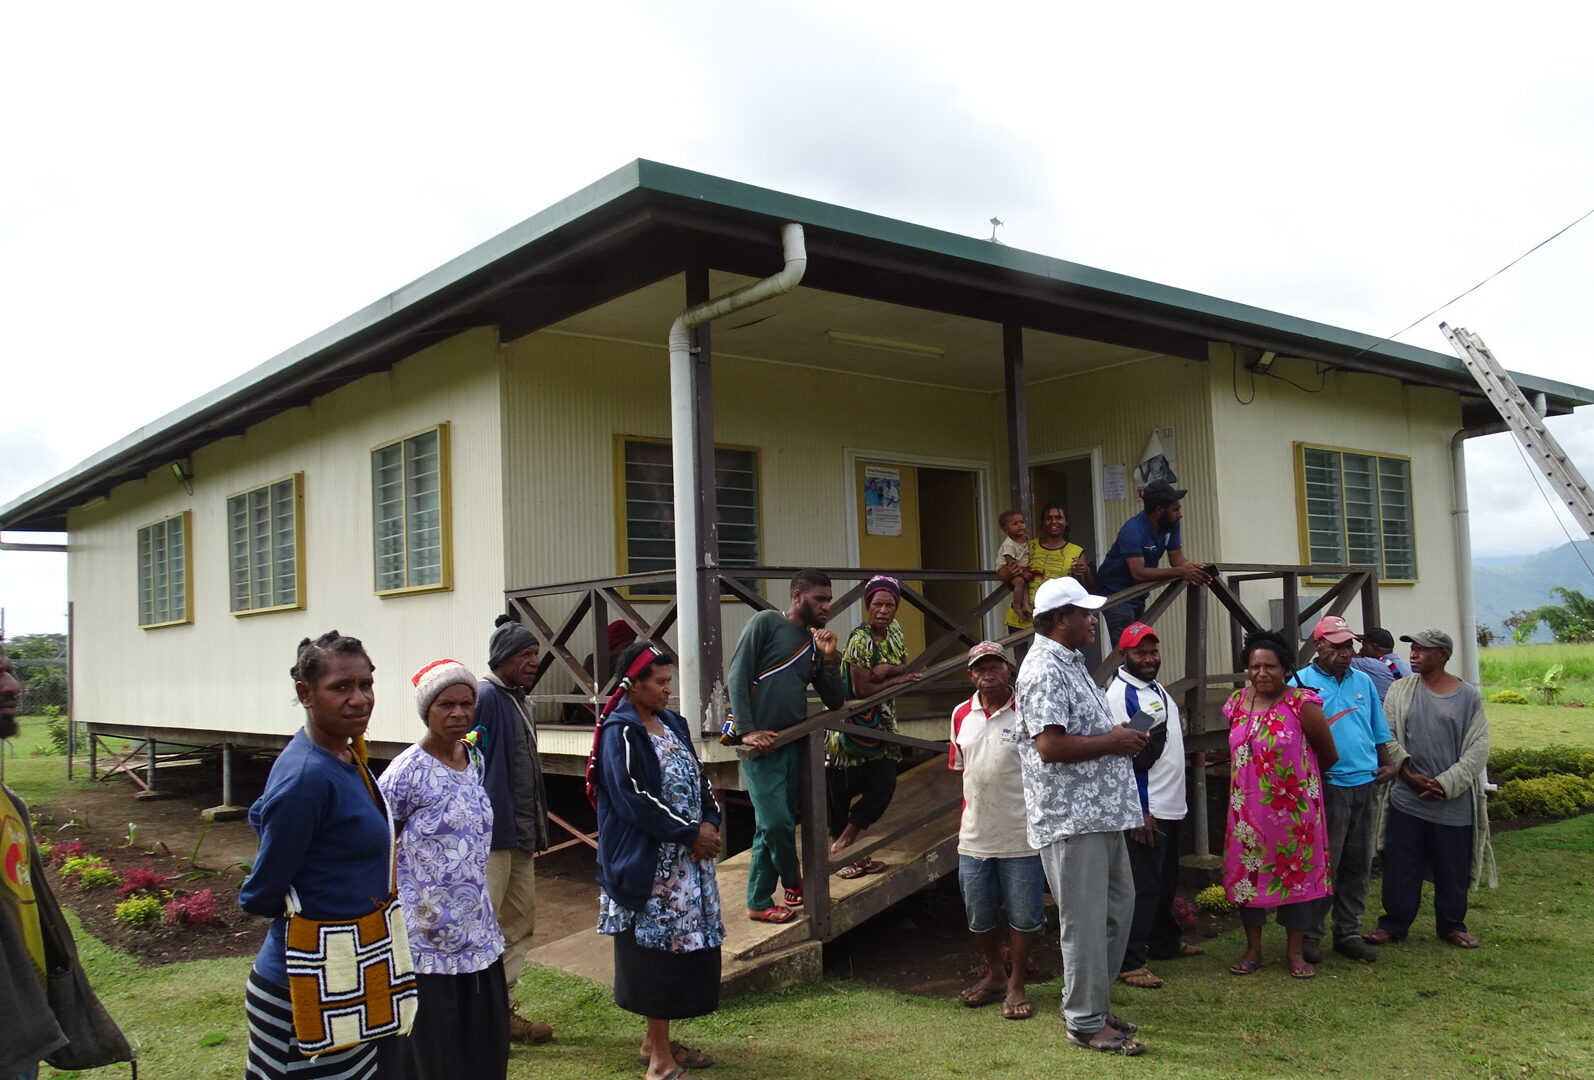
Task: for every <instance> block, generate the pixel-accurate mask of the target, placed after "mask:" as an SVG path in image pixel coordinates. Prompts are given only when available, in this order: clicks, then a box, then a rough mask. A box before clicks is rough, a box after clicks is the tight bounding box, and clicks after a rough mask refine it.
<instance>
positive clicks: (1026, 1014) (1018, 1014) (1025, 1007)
mask: <svg viewBox="0 0 1594 1080" xmlns="http://www.w3.org/2000/svg"><path fill="white" fill-rule="evenodd" d="M1034 1015H1035V1004H1034V1002H1032V1001H1030V999H1029V998H1025V999H1024V1000H1023V1001H1004V1002H1002V1019H1003V1020H1028V1019H1029V1018H1030V1017H1032V1016H1034Z"/></svg>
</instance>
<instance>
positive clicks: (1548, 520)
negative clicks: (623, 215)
mask: <svg viewBox="0 0 1594 1080" xmlns="http://www.w3.org/2000/svg"><path fill="white" fill-rule="evenodd" d="M1079 6H1080V5H1061V4H1055V3H1050V4H1037V5H1018V4H1001V3H988V4H983V5H968V4H955V5H954V4H933V3H928V4H927V3H923V2H919V3H913V4H897V3H881V2H875V3H869V4H860V3H857V2H856V0H854V2H851V3H813V2H809V3H805V4H802V5H782V6H781V11H780V13H778V14H774V13H772V14H769V15H763V14H759V13H757V12H756V11H752V10H750V9H755V8H757V7H759V5H748V4H720V3H703V2H699V3H696V4H692V5H686V6H682V5H664V4H644V3H635V4H603V3H587V4H583V5H569V6H568V7H569V10H567V11H553V10H551V8H552V5H543V4H535V5H533V4H524V3H515V4H501V5H499V4H473V3H461V2H456V3H454V4H451V5H448V6H447V7H446V8H445V7H439V6H438V5H435V4H424V5H422V4H408V3H393V2H388V3H382V4H361V3H338V4H327V3H324V2H322V3H316V4H303V3H296V2H285V3H277V4H273V5H270V6H268V7H260V6H254V7H249V6H241V5H223V4H215V3H203V4H199V3H193V4H177V3H159V2H157V3H154V4H139V5H128V4H104V3H92V2H91V3H89V4H75V5H66V6H63V5H48V4H34V5H11V6H10V7H9V8H8V11H7V13H6V15H5V16H4V17H3V20H4V21H3V25H0V92H3V95H4V100H5V101H7V102H8V103H9V107H8V109H7V110H6V112H7V117H6V124H5V133H4V135H3V136H0V138H3V139H4V140H5V150H6V154H5V157H6V161H7V166H6V167H5V168H4V169H3V170H0V252H3V258H0V297H3V300H0V327H3V331H4V337H3V342H4V344H3V348H4V361H3V371H4V391H3V394H4V396H3V398H0V401H3V402H4V406H5V408H4V417H3V420H0V504H3V503H5V502H9V501H10V500H11V499H13V498H15V497H16V496H17V495H19V494H21V493H23V492H25V491H27V490H29V489H31V488H32V487H34V486H36V485H38V484H40V483H42V482H44V481H46V480H48V479H50V478H51V477H52V476H54V475H56V474H57V473H59V472H60V471H62V470H63V469H65V468H67V467H69V466H71V465H72V464H74V463H75V462H77V461H79V460H81V459H82V458H84V457H86V456H88V455H89V454H91V453H93V452H94V451H96V450H98V449H100V448H101V447H103V446H105V445H107V444H108V443H110V442H112V441H114V440H115V439H116V438H119V437H121V436H122V435H124V434H126V433H127V432H129V431H131V430H132V429H133V428H135V427H137V426H139V425H140V424H143V423H145V422H147V421H149V420H151V419H153V418H155V417H157V416H159V415H161V414H162V413H164V412H166V411H168V410H170V409H172V408H175V407H177V406H180V405H182V404H183V403H185V402H186V401H189V400H191V399H192V398H194V397H196V396H198V395H199V394H201V393H203V392H205V391H207V390H209V389H211V388H213V387H215V386H217V385H219V384H220V383H222V382H224V381H225V380H227V379H229V378H231V377H233V376H234V375H236V374H238V373H240V372H242V371H243V370H245V369H247V368H249V367H251V366H253V365H255V364H257V363H260V362H261V361H263V360H265V359H267V358H268V357H270V356H272V355H274V354H276V353H277V352H280V351H281V350H283V349H285V348H287V347H288V346H290V345H292V344H294V343H295V342H297V341H299V340H301V339H303V338H305V337H308V336H310V335H311V334H313V333H315V332H317V331H319V330H321V329H323V328H324V327H326V326H327V325H329V324H330V323H333V322H335V321H337V320H338V319H340V318H342V317H343V316H345V315H347V314H349V313H351V312H353V311H354V310H356V309H357V308H360V307H362V306H364V305H365V304H367V303H369V302H371V301H372V300H374V299H376V298H378V297H379V296H381V295H383V294H385V293H387V292H389V291H391V290H392V289H394V288H395V287H397V286H399V285H402V284H404V283H406V282H408V281H410V280H412V279H414V278H416V277H418V276H420V275H421V274H423V273H425V272H426V271H428V270H430V269H432V268H434V267H436V266H437V265H439V264H441V263H442V262H444V261H446V260H447V259H449V258H451V257H453V256H455V255H457V254H459V253H460V252H462V251H464V250H466V249H467V248H469V247H471V246H473V245H475V244H477V243H479V242H481V241H482V240H485V239H487V238H488V237H490V236H492V235H494V234H495V233H497V232H499V231H501V230H503V229H504V228H507V227H508V226H510V225H512V224H514V223H515V222H517V221H520V220H522V219H523V218H526V217H528V216H530V215H531V214H533V213H535V212H536V211H537V210H540V209H541V208H543V207H545V206H547V205H549V204H550V203H552V202H554V201H556V200H557V199H559V198H561V197H563V196H565V195H568V194H570V193H571V192H573V191H575V190H577V189H579V188H580V187H583V186H584V185H586V184H588V183H590V182H592V181H593V180H595V179H597V178H598V177H600V176H602V175H604V174H606V173H608V172H609V171H611V170H612V169H614V168H616V167H618V166H620V165H622V164H624V163H625V162H626V161H629V160H630V159H632V158H636V157H648V158H653V159H655V160H659V161H664V162H667V163H670V164H674V165H679V166H683V167H686V168H691V169H696V170H700V171H704V172H708V173H713V174H716V175H720V176H725V177H730V178H733V179H737V180H743V181H747V182H749V183H753V184H758V185H761V186H765V187H771V188H775V189H778V190H781V191H787V192H792V193H795V194H800V195H805V196H810V197H813V198H818V199H823V200H827V201H831V202H836V203H840V204H842V205H845V206H851V207H856V208H859V209H863V210H869V211H873V212H876V213H880V214H885V215H887V216H890V217H894V218H900V219H904V220H908V221H914V222H919V223H922V224H925V225H930V226H934V227H937V228H941V229H947V230H951V231H955V232H963V233H969V234H975V235H986V234H988V232H989V226H988V225H987V224H986V220H987V219H988V218H990V217H991V216H992V215H993V214H995V215H998V216H1000V217H1002V218H1003V219H1004V220H1005V221H1006V222H1007V224H1006V225H1005V226H1004V227H1003V229H1002V231H1001V237H1002V239H1003V240H1004V241H1005V242H1006V243H1008V244H1011V245H1013V246H1016V247H1022V248H1027V249H1030V250H1033V251H1038V252H1042V253H1045V254H1048V255H1055V256H1058V257H1062V258H1066V259H1071V260H1074V261H1077V262H1082V263H1086V264H1089V265H1093V266H1099V267H1103V268H1106V269H1110V270H1114V271H1118V272H1121V273H1126V274H1132V275H1136V276H1140V277H1145V278H1149V279H1152V280H1154V281H1159V282H1164V283H1167V284H1170V285H1175V286H1179V287H1182V288H1187V289H1193V290H1197V291H1200V292H1205V293H1211V294H1214V295H1217V296H1221V297H1225V298H1228V299H1233V300H1238V301H1243V302H1246V303H1250V304H1256V305H1259V306H1261V307H1264V308H1270V309H1274V310H1277V311H1282V312H1287V313H1290V314H1293V315H1299V316H1303V317H1306V318H1311V319H1317V320H1321V321H1324V322H1329V323H1334V324H1337V325H1342V326H1347V327H1351V328H1353V329H1356V330H1361V331H1366V332H1370V333H1374V334H1380V335H1381V334H1387V333H1391V332H1393V331H1395V330H1397V329H1398V328H1400V327H1402V326H1404V325H1406V324H1407V323H1409V322H1411V321H1412V320H1413V319H1415V318H1417V317H1418V316H1419V315H1421V314H1423V313H1424V312H1426V311H1428V310H1429V309H1431V308H1433V307H1435V306H1437V305H1438V304H1440V303H1442V302H1443V301H1445V300H1448V299H1449V298H1450V297H1452V296H1454V295H1455V294H1456V293H1459V292H1461V291H1462V290H1463V289H1465V288H1467V287H1469V286H1471V285H1473V284H1475V283H1476V282H1477V281H1478V280H1480V279H1482V278H1484V277H1486V276H1487V275H1488V274H1490V273H1492V272H1493V271H1494V270H1496V269H1498V268H1499V267H1500V266H1502V265H1504V264H1505V263H1507V262H1509V261H1510V260H1511V259H1512V258H1515V257H1516V256H1517V255H1519V254H1521V253H1522V252H1523V251H1525V250H1526V249H1527V248H1529V247H1531V246H1532V245H1533V244H1535V243H1537V242H1539V241H1540V240H1542V239H1544V238H1545V237H1547V236H1549V235H1550V234H1551V233H1553V232H1555V231H1556V230H1557V229H1559V228H1561V227H1562V226H1564V225H1566V224H1567V223H1568V222H1570V221H1572V220H1573V219H1575V218H1576V217H1578V216H1579V215H1581V214H1583V213H1584V212H1586V211H1588V210H1589V209H1590V208H1591V207H1594V141H1591V139H1590V127H1591V125H1590V117H1594V79H1591V78H1590V77H1589V75H1588V60H1587V54H1586V40H1587V36H1588V29H1589V27H1588V22H1589V16H1587V15H1586V14H1582V13H1581V9H1580V8H1579V7H1578V6H1577V5H1571V4H1565V3H1556V4H1540V3H1533V2H1527V3H1523V2H1518V3H1514V4H1510V5H1497V4H1494V5H1487V6H1485V5H1479V4H1458V3H1454V2H1451V3H1445V4H1400V3H1392V2H1390V0H1384V2H1381V3H1340V4H1336V5H1333V6H1331V7H1323V6H1316V7H1310V8H1300V7H1297V6H1293V5H1281V4H1278V3H1276V2H1275V3H1258V4H1236V3H1220V4H1203V5H1192V4H1188V3H1182V4H1167V5H1164V4H1155V3H1151V4H1146V3H1142V4H1136V5H1132V6H1126V5H1099V7H1100V8H1101V9H1102V10H1099V11H1076V10H1072V9H1074V8H1075V7H1079ZM799 11H801V12H802V14H800V15H799V14H797V12H799ZM1325 18H1331V20H1332V21H1324V20H1325ZM1591 271H1594V219H1590V220H1589V221H1586V222H1584V223H1583V224H1582V225H1580V226H1578V227H1577V228H1575V229H1573V230H1571V231H1570V232H1568V233H1567V234H1566V235H1565V236H1563V237H1561V238H1560V239H1559V240H1556V241H1555V242H1554V243H1552V244H1550V245H1548V246H1547V247H1545V248H1544V249H1542V250H1540V251H1539V252H1537V253H1536V254H1534V255H1532V256H1531V257H1529V258H1528V259H1526V260H1524V261H1523V262H1522V263H1521V264H1520V265H1518V266H1516V267H1515V268H1513V269H1512V270H1510V271H1508V272H1507V273H1506V274H1504V275H1503V276H1501V277H1500V278H1498V279H1497V280H1495V281H1493V282H1491V283H1490V284H1488V285H1486V286H1485V287H1484V288H1483V289H1481V290H1479V291H1478V292H1476V293H1474V294H1473V295H1471V296H1469V297H1467V298H1466V299H1464V300H1462V301H1461V302H1459V303H1457V304H1456V305H1455V306H1454V307H1452V308H1450V309H1448V310H1447V311H1445V312H1444V314H1443V316H1442V317H1443V318H1445V319H1448V320H1449V321H1451V322H1452V323H1455V324H1458V325H1462V326H1466V327H1468V328H1470V329H1473V330H1475V331H1477V332H1479V333H1481V334H1482V335H1483V336H1484V338H1485V339H1486V340H1487V341H1488V343H1489V344H1490V346H1491V347H1492V348H1493V349H1494V351H1495V353H1496V355H1497V356H1498V357H1500V359H1501V360H1502V361H1504V362H1505V363H1506V365H1507V366H1508V367H1511V368H1513V369H1515V370H1518V371H1527V372H1532V373H1534V374H1539V375H1545V376H1550V377H1554V378H1559V379H1562V380H1565V381H1568V382H1574V383H1581V384H1584V385H1589V384H1594V368H1591V366H1590V365H1589V363H1588V360H1587V351H1588V343H1589V342H1590V340H1591V330H1590V326H1589V323H1588V321H1587V313H1588V311H1589V303H1588V290H1589V285H1590V281H1591ZM1437 322H1438V318H1431V319H1428V320H1426V321H1425V322H1424V323H1423V324H1422V325H1420V326H1418V327H1417V328H1415V329H1413V330H1411V331H1410V332H1408V333H1406V334H1405V335H1403V337H1402V340H1404V341H1408V342H1410V343H1412V344H1416V345H1422V346H1426V347H1428V348H1433V349H1439V350H1445V349H1446V345H1445V342H1444V340H1443V338H1441V337H1440V336H1439V332H1438V330H1437V328H1436V323H1437ZM1552 426H1553V428H1554V430H1555V431H1556V433H1557V435H1558V436H1559V438H1560V439H1561V440H1562V441H1563V443H1564V444H1565V445H1566V446H1567V448H1568V449H1569V450H1570V451H1571V453H1572V455H1573V457H1574V458H1575V459H1576V460H1577V461H1578V462H1580V463H1581V465H1582V467H1583V469H1584V471H1585V472H1587V473H1590V474H1594V409H1586V410H1583V411H1581V412H1580V413H1579V415H1577V416H1576V417H1572V418H1567V419H1560V420H1556V421H1553V422H1552ZM1468 464H1469V474H1470V478H1471V486H1472V498H1473V507H1474V511H1475V513H1474V519H1473V521H1474V525H1473V543H1474V550H1475V552H1476V553H1477V554H1479V555H1501V554H1511V553H1528V552H1532V551H1536V550H1539V549H1541V548H1545V547H1550V546H1553V545H1556V544H1559V543H1564V542H1565V539H1566V536H1565V534H1564V533H1563V532H1562V529H1561V527H1560V526H1559V525H1558V524H1557V522H1556V519H1555V517H1554V515H1553V514H1552V513H1551V512H1550V511H1549V510H1548V509H1547V508H1546V505H1545V501H1544V500H1543V499H1542V498H1541V497H1540V496H1539V495H1537V494H1536V493H1535V488H1534V486H1533V481H1532V477H1531V474H1530V473H1529V472H1528V471H1527V470H1526V468H1525V466H1524V465H1523V463H1522V461H1521V459H1520V458H1519V457H1518V456H1517V453H1516V452H1515V450H1514V448H1513V445H1512V443H1511V441H1510V439H1509V437H1500V436H1497V437H1494V438H1491V439H1487V440H1481V441H1478V442H1474V443H1473V444H1471V446H1470V448H1469V453H1468ZM6 539H8V540H39V539H52V538H45V537H37V536H28V535H25V534H18V533H10V534H7V536H6ZM57 539H58V538H57ZM1591 584H1594V583H1591ZM0 605H3V606H4V607H5V608H6V609H7V629H8V632H9V633H27V632H31V631H44V630H57V629H61V628H62V627H63V626H64V621H65V620H64V610H65V605H66V588H65V557H64V556H59V555H38V554H23V553H14V552H3V553H0Z"/></svg>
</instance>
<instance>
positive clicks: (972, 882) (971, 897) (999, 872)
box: [958, 855, 1046, 934]
mask: <svg viewBox="0 0 1594 1080" xmlns="http://www.w3.org/2000/svg"><path fill="white" fill-rule="evenodd" d="M958 886H959V887H960V888H961V889H962V891H963V910H964V911H965V912H966V913H967V914H968V920H969V929H970V930H971V931H973V932H974V933H976V934H983V933H985V932H986V931H987V930H994V929H996V920H997V918H998V916H1000V914H1001V911H1002V908H1003V907H1006V908H1007V925H1008V926H1010V927H1012V928H1013V929H1014V930H1017V931H1018V932H1019V933H1021V934H1033V933H1035V932H1036V931H1038V930H1039V929H1041V927H1043V926H1045V925H1046V871H1045V870H1044V869H1042V868H1041V857H1040V856H1039V855H1026V856H1023V857H1022V858H1017V859H977V858H975V857H974V856H972V855H959V856H958Z"/></svg>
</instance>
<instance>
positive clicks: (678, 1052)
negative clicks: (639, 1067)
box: [636, 1039, 714, 1069]
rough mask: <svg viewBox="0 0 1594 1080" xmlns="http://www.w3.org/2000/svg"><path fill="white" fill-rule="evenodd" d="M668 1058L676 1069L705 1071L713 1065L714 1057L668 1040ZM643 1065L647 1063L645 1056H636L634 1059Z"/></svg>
mask: <svg viewBox="0 0 1594 1080" xmlns="http://www.w3.org/2000/svg"><path fill="white" fill-rule="evenodd" d="M670 1056H671V1057H673V1058H674V1059H675V1066H676V1068H678V1069H706V1068H708V1067H709V1066H710V1065H712V1064H714V1055H713V1054H706V1053H704V1052H703V1051H701V1050H694V1049H693V1048H692V1047H690V1046H683V1045H681V1044H680V1043H678V1042H676V1041H675V1040H674V1039H671V1040H670ZM636 1059H637V1060H638V1061H639V1062H641V1063H642V1064H643V1065H646V1064H647V1063H648V1058H647V1055H645V1054H638V1055H637V1058H636Z"/></svg>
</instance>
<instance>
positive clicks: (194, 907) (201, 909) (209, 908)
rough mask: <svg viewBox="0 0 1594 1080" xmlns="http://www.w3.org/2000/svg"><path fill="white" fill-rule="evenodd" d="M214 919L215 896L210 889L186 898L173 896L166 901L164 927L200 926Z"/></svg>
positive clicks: (201, 890)
mask: <svg viewBox="0 0 1594 1080" xmlns="http://www.w3.org/2000/svg"><path fill="white" fill-rule="evenodd" d="M215 917H216V894H215V893H214V892H212V891H211V890H210V889H200V890H199V891H198V892H196V893H190V894H189V895H187V896H174V897H172V899H170V900H168V901H166V925H168V926H179V925H183V924H188V925H191V926H200V925H202V924H204V923H208V922H209V921H210V920H211V919H214V918H215Z"/></svg>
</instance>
